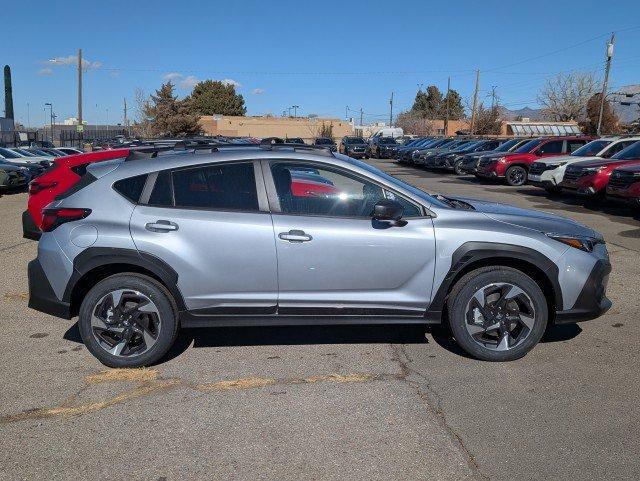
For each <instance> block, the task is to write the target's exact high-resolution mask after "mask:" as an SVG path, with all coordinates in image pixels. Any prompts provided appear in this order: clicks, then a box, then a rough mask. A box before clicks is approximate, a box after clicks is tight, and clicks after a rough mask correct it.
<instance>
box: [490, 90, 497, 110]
mask: <svg viewBox="0 0 640 481" xmlns="http://www.w3.org/2000/svg"><path fill="white" fill-rule="evenodd" d="M497 88H498V86H497V85H492V86H491V110H493V108H494V107H495V106H496V89H497Z"/></svg>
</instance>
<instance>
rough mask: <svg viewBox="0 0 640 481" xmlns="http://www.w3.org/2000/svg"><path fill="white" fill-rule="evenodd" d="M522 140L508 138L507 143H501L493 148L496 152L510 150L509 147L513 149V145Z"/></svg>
mask: <svg viewBox="0 0 640 481" xmlns="http://www.w3.org/2000/svg"><path fill="white" fill-rule="evenodd" d="M520 142H521V141H520V140H518V139H511V140H507V141H506V142H505V143H503V144H500V145H499V146H498V147H496V148H495V149H493V150H495V151H496V152H509V149H511V147H513V146H514V145H518V144H519V143H520Z"/></svg>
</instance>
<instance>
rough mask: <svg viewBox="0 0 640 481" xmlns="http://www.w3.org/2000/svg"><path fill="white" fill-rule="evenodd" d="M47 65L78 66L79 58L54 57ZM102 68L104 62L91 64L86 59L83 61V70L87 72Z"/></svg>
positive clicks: (72, 56)
mask: <svg viewBox="0 0 640 481" xmlns="http://www.w3.org/2000/svg"><path fill="white" fill-rule="evenodd" d="M45 63H46V64H48V65H53V66H56V67H64V66H69V65H78V57H77V56H76V55H68V56H66V57H53V58H50V59H49V60H47V61H46V62H45ZM100 67H102V62H91V61H89V60H87V59H86V58H83V59H82V68H84V69H86V70H89V69H98V68H100Z"/></svg>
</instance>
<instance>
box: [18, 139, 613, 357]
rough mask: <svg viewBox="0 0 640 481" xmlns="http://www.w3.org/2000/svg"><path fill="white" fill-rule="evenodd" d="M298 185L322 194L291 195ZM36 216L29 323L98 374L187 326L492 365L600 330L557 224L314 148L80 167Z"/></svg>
mask: <svg viewBox="0 0 640 481" xmlns="http://www.w3.org/2000/svg"><path fill="white" fill-rule="evenodd" d="M300 175H302V177H304V178H305V179H307V180H309V179H311V178H313V179H314V180H313V181H312V182H313V183H315V184H322V185H325V186H329V187H328V188H326V189H324V190H317V191H314V192H311V193H309V192H308V191H307V190H306V189H294V188H293V187H292V185H293V184H294V183H295V179H296V177H298V178H299V176H300ZM84 176H86V179H85V178H83V180H82V181H81V183H82V188H79V189H77V188H76V189H74V190H73V191H72V192H71V193H68V195H64V194H63V195H61V196H59V198H58V199H57V200H55V201H54V202H52V203H51V204H49V205H48V206H47V207H46V208H45V209H44V213H43V221H42V223H41V227H42V236H41V238H40V241H39V245H38V255H37V258H36V259H35V260H33V261H31V262H30V264H29V269H28V271H29V305H30V307H32V308H34V309H36V310H39V311H42V312H45V313H49V314H52V315H55V316H58V317H62V318H65V319H71V318H73V317H75V316H78V324H79V329H80V334H81V336H82V339H83V340H84V342H85V345H86V346H87V348H88V349H89V351H90V352H91V353H93V354H94V355H95V356H96V357H97V358H98V359H99V360H100V361H101V362H103V363H104V364H106V365H108V366H116V367H132V366H143V365H149V364H151V363H154V362H157V361H158V360H159V359H161V358H162V356H163V355H164V354H165V353H166V352H167V351H168V349H169V348H170V347H171V345H172V344H173V342H174V340H175V338H176V335H177V332H178V329H179V328H180V327H183V328H189V327H215V326H229V325H233V326H247V325H262V326H272V325H291V324H305V325H322V324H325V325H326V324H358V323H360V324H392V323H398V324H407V323H420V324H429V323H431V324H439V323H442V322H445V323H448V325H449V326H450V327H451V331H452V333H453V336H454V337H455V340H456V341H457V343H458V344H459V345H460V346H461V347H462V348H463V349H464V350H466V351H467V352H468V353H469V354H471V355H472V356H475V357H476V358H479V359H484V360H490V361H508V360H513V359H517V358H520V357H522V356H524V355H525V354H526V353H527V352H528V351H530V350H531V349H532V348H533V347H534V345H535V344H536V343H537V342H538V341H539V340H540V338H541V337H542V335H543V333H544V331H545V329H546V327H547V325H548V324H549V323H564V322H576V321H581V320H587V319H593V318H596V317H598V316H600V315H601V314H602V313H604V312H605V311H606V310H607V309H608V308H609V307H610V306H611V302H610V301H609V300H608V299H607V297H606V294H605V287H606V285H607V279H608V275H609V272H610V269H611V267H610V263H609V256H608V253H607V248H606V245H605V242H604V240H603V238H602V236H601V235H600V234H598V233H597V232H595V231H593V230H591V229H590V228H588V227H585V226H583V225H581V224H578V223H576V222H573V221H571V220H568V219H564V218H561V217H558V216H554V215H551V214H545V213H541V212H536V211H530V210H524V209H519V208H516V207H511V206H508V205H501V204H496V203H494V202H484V201H476V200H470V199H458V198H448V197H443V196H440V195H429V194H427V193H425V192H423V191H421V190H418V189H416V188H414V187H412V186H410V185H408V184H405V183H404V182H402V181H400V180H398V179H395V178H394V177H391V176H389V175H387V174H386V173H384V172H382V171H381V170H378V169H376V168H374V167H372V166H370V165H368V164H366V163H364V162H361V161H359V160H355V159H351V158H349V157H346V156H344V155H341V154H337V153H333V152H330V151H329V150H321V149H313V148H311V147H309V146H307V147H303V146H291V145H286V144H284V145H264V146H258V147H247V148H246V149H238V148H236V149H233V150H232V149H225V148H224V147H220V148H219V149H213V151H211V150H209V151H194V152H191V153H189V152H186V153H184V154H182V155H178V154H173V153H164V154H158V155H157V156H156V157H154V158H148V157H145V156H143V155H138V154H136V153H133V154H130V156H129V157H128V158H127V159H117V160H110V161H103V162H98V163H93V164H89V165H88V166H87V172H86V173H85V174H84Z"/></svg>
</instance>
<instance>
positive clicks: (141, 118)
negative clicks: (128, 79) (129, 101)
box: [132, 87, 153, 139]
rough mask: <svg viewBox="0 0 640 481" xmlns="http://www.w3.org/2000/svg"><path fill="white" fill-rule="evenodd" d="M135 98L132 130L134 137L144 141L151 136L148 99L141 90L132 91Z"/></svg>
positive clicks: (151, 128) (151, 125) (151, 126)
mask: <svg viewBox="0 0 640 481" xmlns="http://www.w3.org/2000/svg"><path fill="white" fill-rule="evenodd" d="M134 97H135V121H134V123H133V126H132V129H133V132H134V134H135V136H136V137H141V138H144V139H147V138H150V137H152V136H153V123H152V118H151V117H150V109H151V103H150V100H149V97H148V96H147V95H146V94H145V93H144V90H142V89H141V88H139V87H138V88H136V89H135V91H134Z"/></svg>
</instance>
